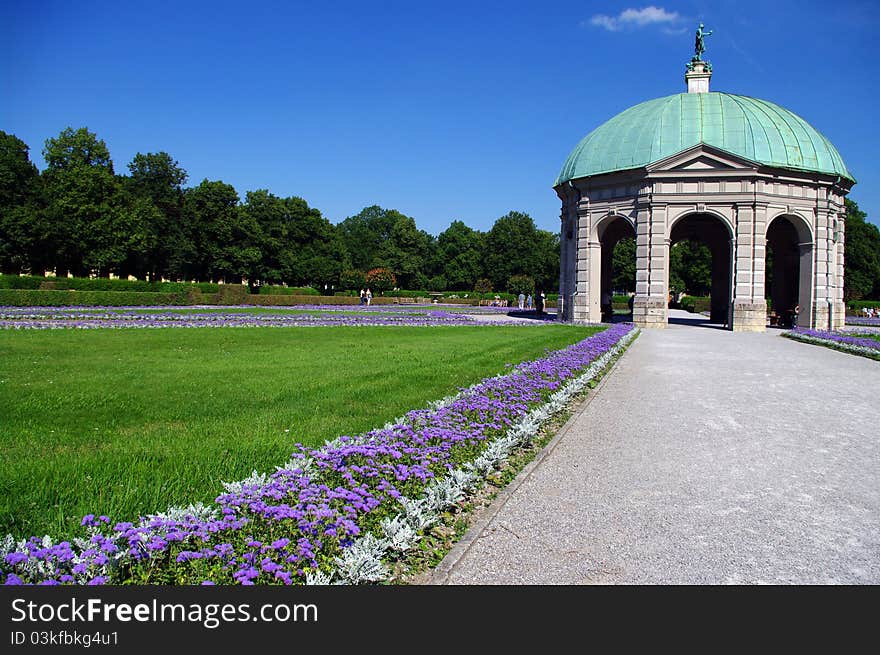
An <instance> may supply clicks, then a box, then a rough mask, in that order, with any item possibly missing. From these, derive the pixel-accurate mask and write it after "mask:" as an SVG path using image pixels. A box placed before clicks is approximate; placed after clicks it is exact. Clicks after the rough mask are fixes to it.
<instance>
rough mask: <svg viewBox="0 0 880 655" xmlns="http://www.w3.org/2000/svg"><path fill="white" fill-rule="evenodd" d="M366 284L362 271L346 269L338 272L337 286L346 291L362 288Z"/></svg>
mask: <svg viewBox="0 0 880 655" xmlns="http://www.w3.org/2000/svg"><path fill="white" fill-rule="evenodd" d="M366 284H367V279H366V276H365V275H364V273H363V271H356V270H354V269H347V270H344V271H342V273H340V274H339V286H340V287H341V288H343V289H345V290H346V291H353V290H355V289H363V288H364V287H365V286H366Z"/></svg>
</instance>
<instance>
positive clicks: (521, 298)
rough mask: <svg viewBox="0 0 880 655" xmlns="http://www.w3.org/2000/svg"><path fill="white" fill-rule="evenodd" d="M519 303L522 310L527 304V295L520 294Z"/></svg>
mask: <svg viewBox="0 0 880 655" xmlns="http://www.w3.org/2000/svg"><path fill="white" fill-rule="evenodd" d="M517 301H518V302H519V308H520V310H522V308H523V306H524V305H525V304H526V296H525V294H524V293H522V292H520V294H519V296H518V297H517Z"/></svg>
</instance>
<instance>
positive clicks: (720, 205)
mask: <svg viewBox="0 0 880 655" xmlns="http://www.w3.org/2000/svg"><path fill="white" fill-rule="evenodd" d="M846 184H848V183H847V182H846V181H843V182H841V181H840V180H836V179H835V178H833V177H830V176H823V175H820V174H808V173H804V174H802V175H801V174H799V173H795V172H791V171H782V170H779V169H769V168H765V167H758V166H756V165H754V164H752V163H750V162H746V161H742V160H739V159H737V158H736V157H734V156H732V155H730V154H728V153H724V152H722V151H718V150H716V149H714V148H711V147H707V146H698V147H695V148H692V149H690V150H688V151H685V152H683V153H679V154H678V155H675V156H674V157H670V158H669V159H667V160H664V161H662V162H657V163H656V164H652V165H651V166H648V167H647V168H643V169H637V170H635V171H624V172H620V173H615V174H609V175H602V176H596V177H593V178H583V179H580V180H573V181H572V182H568V183H566V184H564V185H560V187H557V189H556V191H557V194H558V195H559V197H560V199H561V200H562V214H561V224H562V227H561V233H560V241H561V248H562V252H561V273H560V294H561V295H562V296H563V306H564V310H563V315H562V319H563V320H566V321H575V322H584V323H598V322H600V320H601V305H600V294H601V288H602V287H601V252H602V250H601V249H602V234H603V232H604V229H605V228H606V227H607V226H608V224H609V223H610V222H611V221H614V220H621V219H622V220H626V221H628V222H629V223H630V224H631V225H633V226H634V228H635V235H636V295H635V299H634V307H633V321H634V322H635V323H636V324H637V325H640V326H643V327H665V326H666V324H667V316H668V312H667V303H668V280H669V247H670V245H671V242H670V241H671V234H672V227H673V225H675V223H676V222H677V221H678V220H681V219H684V218H686V217H689V216H694V215H695V214H698V215H701V216H705V217H711V218H713V219H715V220H717V221H720V222H722V223H723V224H724V225H725V226H727V229H728V230H729V232H730V235H731V243H730V252H731V257H732V261H731V266H730V275H731V279H730V284H729V289H730V298H727V299H725V301H726V302H727V304H728V306H729V308H730V314H729V316H730V319H729V325H730V327H731V328H732V329H733V330H737V331H739V330H741V331H761V330H764V329H765V326H766V323H767V309H766V307H767V306H766V301H765V300H764V298H765V288H764V287H765V263H766V248H767V242H766V236H767V230H768V228H769V226H770V224H771V223H772V221H773V220H774V219H777V218H779V217H782V216H785V217H786V218H787V219H788V220H789V221H790V222H791V223H792V224H793V225H794V227H795V229H796V230H797V234H798V246H799V248H800V258H799V271H800V278H801V279H800V280H799V290H798V302H799V304H800V307H801V310H800V311H801V313H800V317H799V324H800V325H801V327H806V326H809V327H819V328H825V329H829V328H838V327H841V326H842V325H843V320H844V308H845V307H844V303H843V263H844V262H843V240H844V234H843V215H844V211H845V208H844V196H845V194H846V193H847V192H848V191H849V187H848V186H845V185H846ZM707 220H709V219H707ZM568 235H571V238H567V237H568Z"/></svg>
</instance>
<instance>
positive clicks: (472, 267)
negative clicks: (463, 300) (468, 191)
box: [437, 221, 486, 291]
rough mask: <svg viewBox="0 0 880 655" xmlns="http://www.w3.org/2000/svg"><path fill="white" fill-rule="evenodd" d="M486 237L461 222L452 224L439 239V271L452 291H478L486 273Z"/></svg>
mask: <svg viewBox="0 0 880 655" xmlns="http://www.w3.org/2000/svg"><path fill="white" fill-rule="evenodd" d="M485 251H486V235H485V234H483V233H482V232H477V231H476V230H472V229H471V228H469V227H468V226H467V225H465V224H464V223H462V222H461V221H452V223H451V224H450V225H449V227H448V228H446V230H445V231H444V232H441V233H440V235H439V236H438V237H437V258H438V260H439V266H438V268H439V269H440V270H441V271H442V274H443V277H445V278H446V281H447V284H448V285H449V287H448V288H449V289H454V290H456V291H464V290H469V289H473V288H474V283H475V282H476V281H477V279H479V277H480V275H481V274H482V272H483V257H484V254H485Z"/></svg>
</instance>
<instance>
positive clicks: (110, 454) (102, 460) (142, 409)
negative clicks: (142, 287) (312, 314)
mask: <svg viewBox="0 0 880 655" xmlns="http://www.w3.org/2000/svg"><path fill="white" fill-rule="evenodd" d="M595 331H596V330H595V329H594V328H583V327H575V326H565V325H552V326H535V327H510V328H507V327H491V328H489V327H434V328H419V327H415V328H410V327H354V328H352V327H330V328H245V329H187V330H182V329H181V330H177V329H162V330H146V329H145V330H86V331H79V330H45V331H24V330H23V331H0V416H2V421H0V445H2V451H0V452H2V455H0V490H2V493H0V535H3V534H6V533H8V532H11V533H13V534H14V535H16V536H27V535H31V534H46V533H48V534H54V535H63V534H70V533H71V532H72V530H73V528H74V526H76V525H78V524H79V519H80V518H81V517H82V516H83V515H84V514H87V513H94V514H107V515H109V516H111V518H113V519H114V520H132V519H135V518H136V517H137V516H138V515H139V514H141V513H149V512H154V511H162V510H164V509H165V508H166V507H168V506H169V505H181V504H188V503H189V502H193V501H197V500H203V501H208V500H211V499H213V498H214V497H215V496H216V495H217V493H218V492H219V491H220V490H221V486H220V481H221V480H238V479H241V478H244V477H246V476H247V475H248V474H249V473H250V472H251V471H252V470H254V469H257V470H258V471H272V470H274V466H275V465H280V464H283V463H284V462H285V461H286V460H287V457H288V455H289V454H290V451H291V444H293V443H294V442H296V441H301V442H304V443H308V444H313V445H320V444H322V443H323V442H324V440H326V439H330V438H333V437H335V436H339V435H342V434H357V433H360V432H364V431H366V430H369V429H371V428H374V427H380V426H382V425H384V424H385V422H387V421H389V420H391V419H394V418H396V417H398V416H400V415H402V414H403V413H405V412H406V411H408V410H411V409H417V408H421V407H424V406H425V405H426V403H427V402H429V401H431V400H435V399H439V398H442V397H444V396H446V395H448V394H449V393H453V392H455V391H456V390H457V388H458V387H460V386H467V385H469V384H472V383H474V382H476V381H478V380H480V379H482V378H484V377H487V376H489V375H494V374H497V373H500V372H502V371H503V370H504V365H505V364H506V363H508V362H519V361H523V360H526V359H534V358H536V357H540V356H541V355H542V354H543V352H544V350H545V349H546V348H550V349H556V348H562V347H564V346H566V345H568V344H571V343H574V342H576V341H578V340H580V339H583V338H585V337H586V336H588V335H589V334H592V333H593V332H595Z"/></svg>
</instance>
